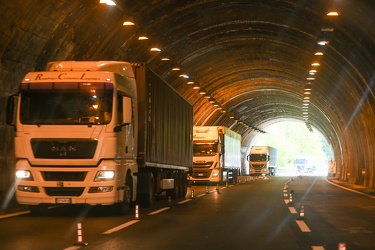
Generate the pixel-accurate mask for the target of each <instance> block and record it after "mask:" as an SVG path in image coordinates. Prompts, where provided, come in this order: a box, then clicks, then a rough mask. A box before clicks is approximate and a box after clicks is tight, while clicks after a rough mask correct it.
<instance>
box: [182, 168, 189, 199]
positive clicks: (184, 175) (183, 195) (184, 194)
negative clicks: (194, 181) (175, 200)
mask: <svg viewBox="0 0 375 250" xmlns="http://www.w3.org/2000/svg"><path fill="white" fill-rule="evenodd" d="M187 182H188V181H187V176H186V174H185V173H183V174H182V175H181V197H185V196H186V194H187V184H188V183H187Z"/></svg>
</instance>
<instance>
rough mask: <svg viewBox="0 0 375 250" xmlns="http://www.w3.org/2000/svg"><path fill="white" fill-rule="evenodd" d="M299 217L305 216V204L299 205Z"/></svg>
mask: <svg viewBox="0 0 375 250" xmlns="http://www.w3.org/2000/svg"><path fill="white" fill-rule="evenodd" d="M299 218H300V219H304V218H305V206H304V205H301V209H300V211H299Z"/></svg>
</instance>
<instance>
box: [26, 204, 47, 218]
mask: <svg viewBox="0 0 375 250" xmlns="http://www.w3.org/2000/svg"><path fill="white" fill-rule="evenodd" d="M29 210H30V213H31V214H32V215H36V216H43V215H46V213H47V210H48V206H47V205H30V206H29Z"/></svg>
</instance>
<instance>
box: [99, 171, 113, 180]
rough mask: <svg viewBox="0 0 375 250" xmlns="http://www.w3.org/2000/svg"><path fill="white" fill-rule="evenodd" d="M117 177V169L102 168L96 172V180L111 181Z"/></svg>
mask: <svg viewBox="0 0 375 250" xmlns="http://www.w3.org/2000/svg"><path fill="white" fill-rule="evenodd" d="M114 177H115V171H112V170H101V171H98V172H97V173H96V176H95V180H94V181H111V180H113V179H114Z"/></svg>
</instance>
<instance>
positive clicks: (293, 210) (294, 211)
mask: <svg viewBox="0 0 375 250" xmlns="http://www.w3.org/2000/svg"><path fill="white" fill-rule="evenodd" d="M289 212H290V213H291V214H296V213H297V210H296V209H295V208H294V207H289Z"/></svg>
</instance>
